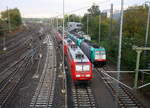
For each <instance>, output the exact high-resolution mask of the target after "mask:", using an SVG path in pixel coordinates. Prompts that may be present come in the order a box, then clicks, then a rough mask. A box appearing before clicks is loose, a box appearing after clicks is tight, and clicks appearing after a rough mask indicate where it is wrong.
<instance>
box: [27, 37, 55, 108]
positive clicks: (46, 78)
mask: <svg viewBox="0 0 150 108" xmlns="http://www.w3.org/2000/svg"><path fill="white" fill-rule="evenodd" d="M47 41H48V42H47V44H48V52H47V57H46V63H45V66H44V70H43V73H42V76H41V78H40V82H39V84H38V87H37V89H36V91H35V94H34V96H33V98H32V101H31V103H30V107H31V108H34V107H36V108H37V107H40V108H41V107H44V108H51V107H52V102H53V96H54V88H55V79H56V69H55V63H56V62H55V59H56V57H55V55H54V51H53V50H54V49H53V46H52V44H50V43H51V41H50V39H49V38H48V39H47Z"/></svg>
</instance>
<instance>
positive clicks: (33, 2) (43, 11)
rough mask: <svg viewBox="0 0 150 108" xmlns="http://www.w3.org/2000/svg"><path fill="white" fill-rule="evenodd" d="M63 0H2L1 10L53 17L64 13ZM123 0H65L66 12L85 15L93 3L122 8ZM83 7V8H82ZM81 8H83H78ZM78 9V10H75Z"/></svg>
mask: <svg viewBox="0 0 150 108" xmlns="http://www.w3.org/2000/svg"><path fill="white" fill-rule="evenodd" d="M62 1H63V0H0V11H3V10H5V9H6V7H7V6H8V7H9V8H15V7H17V8H19V9H20V11H21V14H22V16H23V17H47V18H48V17H53V16H56V15H57V14H62ZM120 1H121V0H65V12H66V13H68V12H70V14H78V15H83V14H84V13H85V12H87V9H88V7H89V6H91V5H92V4H93V3H95V4H97V5H99V6H100V9H101V10H108V9H110V4H111V3H113V4H114V9H115V10H119V9H120ZM124 1H125V2H124V7H125V8H127V7H128V6H132V5H139V4H143V3H144V2H145V1H148V0H124ZM81 8H82V9H81ZM78 9H81V10H78ZM74 10H78V11H74Z"/></svg>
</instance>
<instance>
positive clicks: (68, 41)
mask: <svg viewBox="0 0 150 108" xmlns="http://www.w3.org/2000/svg"><path fill="white" fill-rule="evenodd" d="M64 42H65V43H67V44H75V43H74V42H73V41H72V40H71V39H70V38H68V37H65V38H64Z"/></svg>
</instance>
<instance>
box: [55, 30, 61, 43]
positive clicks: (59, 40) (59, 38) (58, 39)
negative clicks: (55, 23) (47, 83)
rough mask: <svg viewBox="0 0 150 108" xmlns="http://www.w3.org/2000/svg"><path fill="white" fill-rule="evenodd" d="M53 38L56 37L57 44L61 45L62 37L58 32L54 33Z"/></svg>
mask: <svg viewBox="0 0 150 108" xmlns="http://www.w3.org/2000/svg"><path fill="white" fill-rule="evenodd" d="M55 36H56V39H57V41H58V43H62V35H61V34H60V33H59V32H56V34H55Z"/></svg>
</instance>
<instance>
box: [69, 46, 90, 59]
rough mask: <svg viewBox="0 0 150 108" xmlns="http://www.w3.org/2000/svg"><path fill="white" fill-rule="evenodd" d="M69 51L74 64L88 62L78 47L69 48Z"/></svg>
mask: <svg viewBox="0 0 150 108" xmlns="http://www.w3.org/2000/svg"><path fill="white" fill-rule="evenodd" d="M69 51H70V54H71V56H72V58H73V60H74V61H75V62H89V59H88V58H87V56H86V55H85V54H84V53H83V52H82V50H81V49H80V48H79V47H78V46H75V47H72V46H70V47H69Z"/></svg>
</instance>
